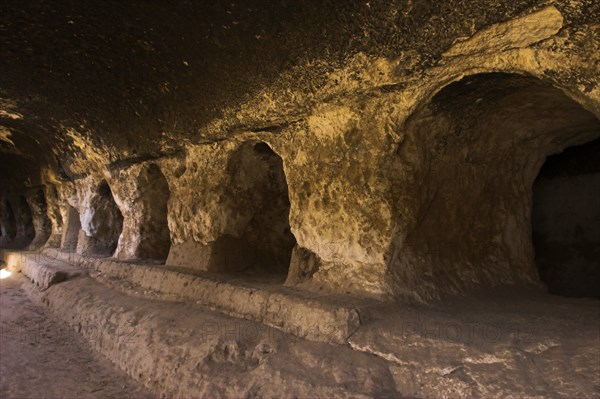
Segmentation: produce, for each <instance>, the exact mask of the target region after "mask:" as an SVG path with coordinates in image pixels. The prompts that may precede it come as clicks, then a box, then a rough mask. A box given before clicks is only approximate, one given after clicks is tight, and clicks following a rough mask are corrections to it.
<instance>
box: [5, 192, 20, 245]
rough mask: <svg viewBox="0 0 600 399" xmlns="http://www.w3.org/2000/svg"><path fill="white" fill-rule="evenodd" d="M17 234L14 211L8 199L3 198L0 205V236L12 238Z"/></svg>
mask: <svg viewBox="0 0 600 399" xmlns="http://www.w3.org/2000/svg"><path fill="white" fill-rule="evenodd" d="M16 236H17V221H16V219H15V213H14V211H13V208H12V206H11V205H10V202H8V200H4V203H3V207H2V237H4V238H5V239H8V240H14V239H15V237H16Z"/></svg>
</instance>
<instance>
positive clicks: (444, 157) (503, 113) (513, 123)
mask: <svg viewBox="0 0 600 399" xmlns="http://www.w3.org/2000/svg"><path fill="white" fill-rule="evenodd" d="M405 128H406V139H405V141H404V142H403V143H402V144H401V146H400V147H399V148H398V151H397V154H398V157H399V159H400V163H399V164H398V167H397V170H399V171H401V172H400V173H398V174H397V176H398V178H397V180H396V182H397V184H395V185H394V187H395V188H394V190H397V191H396V192H395V193H394V196H395V197H396V198H397V201H398V202H397V204H396V211H395V212H396V213H397V215H396V216H395V217H394V219H395V220H397V221H398V226H397V227H396V231H399V232H402V234H400V235H399V237H398V239H397V240H396V241H395V242H394V243H393V247H392V249H394V251H396V250H395V249H396V248H401V250H400V251H396V252H392V251H390V252H391V253H393V256H391V257H390V268H391V270H392V271H393V273H395V280H396V282H397V284H398V286H399V288H398V291H400V290H403V291H405V292H410V293H411V294H414V295H416V296H419V297H420V298H424V297H425V298H426V297H432V296H433V297H436V296H437V295H438V294H439V292H442V291H445V292H453V293H455V292H464V291H465V290H466V289H468V288H469V287H471V288H473V287H479V286H482V285H483V286H491V285H498V284H511V285H514V284H526V285H528V286H531V285H539V284H540V282H539V277H538V273H537V267H536V265H535V258H534V250H533V244H532V231H531V230H532V227H531V203H532V187H533V182H534V180H535V177H536V175H537V172H538V171H539V168H540V167H541V165H542V164H543V162H544V160H545V158H546V157H547V156H548V155H549V154H553V153H557V152H560V151H562V150H563V149H564V148H566V147H569V146H572V145H577V144H581V143H585V142H588V141H590V140H593V139H594V138H597V137H599V136H600V122H599V121H598V119H597V118H596V117H595V115H594V114H592V113H591V112H588V111H587V110H585V109H584V108H583V107H582V106H581V105H579V104H578V103H577V102H575V101H573V100H572V99H571V98H570V97H568V96H567V95H566V94H565V93H564V92H562V91H561V90H559V89H557V88H556V87H554V86H552V85H551V84H549V83H546V82H544V81H542V80H540V79H537V78H534V77H531V76H526V75H518V74H507V73H485V74H478V75H472V76H468V77H465V78H463V79H461V80H459V81H457V82H454V83H452V84H450V85H447V86H446V87H444V88H442V89H441V90H440V91H439V92H438V93H437V94H435V95H434V96H433V97H432V99H431V101H430V102H428V103H427V104H423V105H421V106H420V108H419V109H418V110H417V111H416V112H415V113H414V114H413V115H412V116H411V117H410V118H409V119H408V120H407V122H406V125H405ZM406 187H412V188H413V189H412V190H409V191H407V190H406V189H404V190H403V189H402V188H406ZM411 282H412V283H411Z"/></svg>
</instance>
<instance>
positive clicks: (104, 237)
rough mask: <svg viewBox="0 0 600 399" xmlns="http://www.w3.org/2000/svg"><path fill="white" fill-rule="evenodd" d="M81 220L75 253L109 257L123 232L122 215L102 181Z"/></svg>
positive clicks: (110, 192)
mask: <svg viewBox="0 0 600 399" xmlns="http://www.w3.org/2000/svg"><path fill="white" fill-rule="evenodd" d="M84 216H85V217H84V218H82V226H81V227H82V230H83V231H84V233H85V234H81V235H80V237H79V240H78V241H77V252H78V253H80V254H83V255H98V256H111V255H112V254H113V253H114V252H115V249H116V248H117V244H118V242H119V236H120V235H121V232H122V230H123V215H122V214H121V211H120V210H119V208H118V206H117V204H116V203H115V200H114V198H113V195H112V191H111V190H110V186H109V185H108V183H107V182H106V181H102V182H101V183H100V184H99V185H98V187H97V189H96V192H95V193H94V195H93V196H92V199H91V200H90V205H89V209H88V210H86V214H85V215H84Z"/></svg>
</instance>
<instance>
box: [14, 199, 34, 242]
mask: <svg viewBox="0 0 600 399" xmlns="http://www.w3.org/2000/svg"><path fill="white" fill-rule="evenodd" d="M18 219H19V221H18V225H17V229H18V230H20V231H18V232H17V236H19V237H20V239H21V240H22V242H21V245H22V246H27V245H29V244H30V243H31V242H32V241H33V239H34V238H35V228H34V226H33V216H32V214H31V208H30V207H29V204H28V203H27V199H25V196H23V195H21V196H20V197H19V202H18Z"/></svg>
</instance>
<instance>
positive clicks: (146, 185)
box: [136, 164, 171, 262]
mask: <svg viewBox="0 0 600 399" xmlns="http://www.w3.org/2000/svg"><path fill="white" fill-rule="evenodd" d="M138 187H139V190H140V192H141V195H140V201H141V202H142V204H143V206H144V213H143V215H142V220H140V221H139V223H140V244H139V246H138V248H137V253H136V256H137V257H138V258H140V259H152V260H158V261H161V262H164V261H165V260H166V259H167V256H168V255H169V249H170V248H171V235H170V233H169V224H168V221H167V213H168V208H167V204H168V202H169V197H170V196H171V191H170V190H169V183H168V182H167V179H166V178H165V176H164V175H163V173H162V172H161V170H160V168H159V167H158V166H157V165H156V164H151V165H149V166H148V167H146V168H144V169H143V170H142V171H141V173H140V176H139V178H138Z"/></svg>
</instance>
